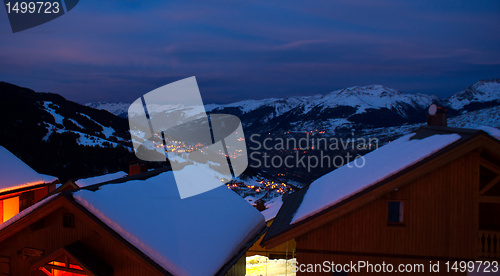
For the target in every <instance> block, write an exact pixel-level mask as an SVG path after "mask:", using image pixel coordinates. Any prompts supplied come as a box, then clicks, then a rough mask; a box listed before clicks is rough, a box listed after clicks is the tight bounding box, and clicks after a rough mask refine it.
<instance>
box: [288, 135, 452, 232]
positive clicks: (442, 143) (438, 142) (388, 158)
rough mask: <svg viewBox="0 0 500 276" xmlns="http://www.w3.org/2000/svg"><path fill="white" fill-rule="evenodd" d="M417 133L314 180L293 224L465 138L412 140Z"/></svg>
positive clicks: (430, 137) (294, 217) (436, 137)
mask: <svg viewBox="0 0 500 276" xmlns="http://www.w3.org/2000/svg"><path fill="white" fill-rule="evenodd" d="M413 135H414V134H408V135H405V136H403V137H401V138H399V139H397V140H395V141H393V142H391V143H389V144H387V145H385V146H383V147H381V148H379V149H377V150H374V151H372V152H370V153H368V154H366V155H365V156H364V157H363V159H364V161H363V160H361V159H358V161H357V162H356V163H354V161H353V162H351V163H349V164H347V165H344V166H343V167H340V168H338V169H336V170H334V171H333V172H331V173H329V174H326V175H324V176H322V177H320V178H319V179H317V180H316V181H314V182H313V183H311V184H310V185H309V188H308V190H307V192H306V193H305V195H304V198H303V200H302V203H301V204H300V206H299V208H298V209H297V212H296V213H295V215H294V216H293V219H292V221H291V223H292V224H294V223H297V222H299V221H301V220H303V219H305V218H307V217H310V216H312V215H314V214H317V213H319V212H321V211H323V210H325V209H327V208H328V207H330V206H333V205H335V204H336V203H338V202H340V201H342V200H344V199H346V198H348V197H350V196H352V195H354V194H356V193H358V192H359V191H361V190H364V189H366V188H368V187H369V186H371V185H373V184H376V183H377V182H379V181H381V180H383V179H385V178H387V177H389V176H391V175H394V174H395V173H397V172H400V171H402V170H403V169H405V168H407V167H409V166H411V165H413V164H415V163H417V162H418V161H420V160H422V159H424V158H425V157H427V156H430V155H431V154H433V153H435V152H437V151H439V150H440V149H443V148H444V147H446V146H448V145H450V144H451V143H453V142H455V141H458V140H459V139H460V138H461V136H460V135H458V134H445V135H433V136H429V137H427V138H424V139H420V140H419V139H412V140H410V138H411V137H412V136H413ZM362 163H364V165H363V166H362V165H361V164H362ZM356 164H358V165H356Z"/></svg>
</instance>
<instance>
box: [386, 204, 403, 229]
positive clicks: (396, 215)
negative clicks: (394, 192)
mask: <svg viewBox="0 0 500 276" xmlns="http://www.w3.org/2000/svg"><path fill="white" fill-rule="evenodd" d="M403 206H404V204H403V201H388V202H387V223H388V224H402V223H403V213H404V208H403Z"/></svg>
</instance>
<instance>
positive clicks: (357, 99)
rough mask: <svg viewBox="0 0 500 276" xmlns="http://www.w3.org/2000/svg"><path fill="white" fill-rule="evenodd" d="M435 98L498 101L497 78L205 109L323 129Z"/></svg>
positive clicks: (381, 121) (467, 105)
mask: <svg viewBox="0 0 500 276" xmlns="http://www.w3.org/2000/svg"><path fill="white" fill-rule="evenodd" d="M433 102H438V103H439V104H441V105H444V106H445V107H446V108H448V110H449V116H456V115H458V114H461V113H462V112H465V111H473V110H478V109H483V108H487V107H492V106H497V105H500V80H489V81H479V82H477V83H476V84H474V85H472V86H470V87H469V88H467V89H465V90H463V91H460V92H458V93H456V94H455V95H453V96H451V97H449V98H447V99H439V98H438V97H437V96H431V95H425V94H405V93H401V92H400V91H397V90H395V89H391V88H388V87H385V86H382V85H368V86H354V87H350V88H345V89H341V90H337V91H333V92H331V93H328V94H325V95H315V96H302V97H301V96H298V97H287V98H269V99H262V100H245V101H239V102H235V103H229V104H222V105H220V104H210V105H206V106H205V109H206V111H207V112H209V113H229V114H234V115H237V116H238V117H239V118H240V119H241V120H242V122H243V125H244V127H245V130H246V131H248V132H250V133H262V132H306V131H325V132H326V133H329V134H335V133H338V132H339V131H340V132H343V131H344V132H345V131H349V130H351V129H366V128H381V127H395V126H401V125H403V124H415V123H421V122H425V120H426V108H427V107H428V106H429V105H430V104H431V103H433ZM88 105H89V106H93V107H97V108H102V109H106V110H108V111H110V112H112V113H114V114H116V115H122V116H123V113H124V112H126V108H127V107H128V105H127V104H124V103H90V104H88ZM157 108H158V109H168V112H180V113H182V114H184V116H192V115H193V114H194V113H197V112H199V110H192V109H190V108H189V107H184V106H179V105H175V106H174V105H172V106H163V107H160V106H158V107H157ZM181 117H183V116H181Z"/></svg>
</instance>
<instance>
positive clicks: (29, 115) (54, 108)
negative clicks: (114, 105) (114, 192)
mask: <svg viewBox="0 0 500 276" xmlns="http://www.w3.org/2000/svg"><path fill="white" fill-rule="evenodd" d="M0 95H1V96H2V101H1V102H0V116H1V118H2V120H0V145H2V146H4V147H6V148H7V149H9V150H10V151H11V152H13V153H15V154H16V155H17V156H18V157H20V158H21V159H22V160H23V161H25V162H26V163H28V164H29V165H30V166H31V167H33V168H35V169H36V170H37V171H40V172H43V173H45V174H50V175H56V176H58V177H59V179H65V178H66V177H81V176H86V175H88V174H97V173H105V172H106V171H108V170H109V171H114V170H120V169H121V170H123V169H127V166H128V164H127V162H128V161H127V160H129V159H131V158H132V157H133V153H132V149H131V146H132V145H131V143H130V134H129V131H128V122H127V120H126V119H123V118H119V117H117V116H115V115H113V114H111V113H109V112H107V111H104V110H97V109H93V108H90V107H87V106H82V105H80V104H77V103H75V102H71V101H68V100H66V99H65V98H63V97H62V96H60V95H57V94H52V93H37V92H34V91H32V90H30V89H27V88H22V87H19V86H16V85H13V84H9V83H5V82H0Z"/></svg>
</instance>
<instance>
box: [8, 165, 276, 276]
mask: <svg viewBox="0 0 500 276" xmlns="http://www.w3.org/2000/svg"><path fill="white" fill-rule="evenodd" d="M265 227H266V225H265V222H264V218H263V216H262V215H261V214H260V213H259V212H258V211H257V210H256V209H255V208H253V207H252V206H251V205H249V204H247V203H246V202H245V201H244V200H242V199H241V198H240V197H239V196H238V195H237V194H236V193H234V192H232V191H231V190H229V189H227V188H226V187H224V186H220V187H219V188H217V189H214V190H211V191H208V192H206V193H203V194H200V195H197V196H194V197H191V198H187V199H180V196H179V193H178V190H177V186H176V185H175V180H174V176H173V174H172V172H169V171H167V172H162V171H161V170H158V171H150V172H146V173H143V174H138V175H133V176H128V177H124V178H123V177H122V178H119V179H115V180H112V181H107V182H106V184H102V183H101V184H95V185H91V186H87V187H85V188H81V189H78V190H74V191H66V192H63V193H61V194H58V195H52V196H50V197H47V198H46V199H44V200H42V201H40V202H39V203H37V204H35V205H34V206H32V207H31V208H28V209H26V210H24V211H23V212H21V213H19V214H18V215H16V216H14V217H13V218H12V219H10V220H9V221H7V222H6V223H4V224H3V225H0V275H2V276H3V275H95V276H97V275H103V276H104V275H115V276H118V275H138V276H140V275H148V276H150V275H244V274H245V253H246V250H247V249H248V248H249V247H250V246H251V245H252V244H253V243H254V242H255V241H256V240H257V239H258V238H259V237H260V236H261V235H262V233H263V231H264V230H265Z"/></svg>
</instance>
